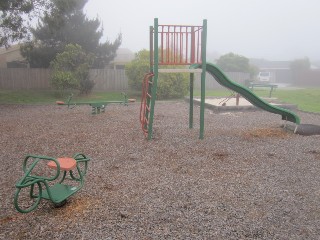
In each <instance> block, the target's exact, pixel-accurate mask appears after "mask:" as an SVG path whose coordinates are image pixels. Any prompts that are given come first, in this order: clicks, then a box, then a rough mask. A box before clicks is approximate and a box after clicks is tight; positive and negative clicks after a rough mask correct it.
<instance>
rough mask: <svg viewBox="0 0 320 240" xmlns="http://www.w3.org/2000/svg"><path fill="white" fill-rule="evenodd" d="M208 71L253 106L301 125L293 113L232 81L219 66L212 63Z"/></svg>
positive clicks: (193, 66)
mask: <svg viewBox="0 0 320 240" xmlns="http://www.w3.org/2000/svg"><path fill="white" fill-rule="evenodd" d="M191 68H201V65H199V64H195V65H192V66H191ZM206 71H207V72H208V73H209V74H210V75H212V76H213V77H214V79H215V80H216V81H217V82H218V83H219V84H220V85H222V86H224V87H226V88H229V89H231V90H233V91H235V92H237V93H240V94H241V95H242V96H243V97H244V98H245V99H247V100H248V101H249V102H250V103H252V104H253V105H255V106H257V107H259V108H261V109H263V110H265V111H268V112H271V113H275V114H279V115H281V116H282V119H283V120H287V121H290V122H293V123H296V124H300V118H299V117H298V116H297V115H296V114H295V113H293V112H291V111H289V110H287V109H283V108H280V107H276V106H273V105H271V104H269V103H267V102H266V101H264V100H262V99H261V98H259V97H258V96H257V95H255V94H254V93H253V92H252V91H250V90H249V89H248V88H246V87H244V86H242V85H240V84H238V83H236V82H233V81H231V80H230V79H229V78H228V77H227V76H226V75H225V74H224V73H223V72H222V71H221V70H220V69H219V68H218V67H217V66H215V65H214V64H212V63H207V64H206Z"/></svg>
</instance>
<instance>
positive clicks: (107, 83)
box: [0, 68, 128, 91]
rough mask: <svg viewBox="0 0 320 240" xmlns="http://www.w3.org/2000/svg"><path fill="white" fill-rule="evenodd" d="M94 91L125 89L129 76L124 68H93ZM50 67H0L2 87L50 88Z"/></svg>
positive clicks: (0, 84)
mask: <svg viewBox="0 0 320 240" xmlns="http://www.w3.org/2000/svg"><path fill="white" fill-rule="evenodd" d="M89 76H90V79H91V80H93V81H94V82H95V86H94V88H93V90H94V91H125V90H127V89H128V78H127V76H126V74H125V71H124V70H123V69H91V70H90V72H89ZM50 88H51V85H50V69H39V68H0V89H7V90H21V89H50Z"/></svg>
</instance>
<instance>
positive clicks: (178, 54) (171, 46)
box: [151, 25, 202, 65]
mask: <svg viewBox="0 0 320 240" xmlns="http://www.w3.org/2000/svg"><path fill="white" fill-rule="evenodd" d="M201 35H202V26H181V25H159V26H158V44H159V47H158V49H159V52H158V54H159V57H158V64H159V65H191V64H195V63H201ZM154 37H156V36H154ZM154 47H156V46H152V48H151V49H152V51H153V48H154ZM151 61H152V64H153V59H152V60H151Z"/></svg>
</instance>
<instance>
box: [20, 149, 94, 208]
mask: <svg viewBox="0 0 320 240" xmlns="http://www.w3.org/2000/svg"><path fill="white" fill-rule="evenodd" d="M73 159H75V160H76V172H77V174H78V176H76V175H75V173H74V172H73V171H72V170H69V171H61V169H60V165H59V162H58V160H57V159H56V158H52V157H47V156H37V155H27V156H26V157H25V159H24V161H23V165H22V169H23V172H24V176H23V177H22V178H21V179H20V180H19V181H18V182H17V183H16V185H15V187H16V188H17V190H16V192H15V195H14V206H15V208H16V209H17V211H19V212H21V213H29V212H31V211H33V210H35V209H36V208H37V207H38V205H39V203H40V201H41V199H47V200H51V201H52V202H53V203H54V204H56V205H59V204H61V203H62V202H64V201H65V200H66V199H67V198H68V197H70V196H71V195H73V194H75V193H76V192H78V191H79V190H80V189H81V188H82V187H83V185H84V177H85V175H86V173H87V168H88V161H90V158H87V157H86V156H85V155H84V154H82V153H77V154H75V155H74V156H73ZM41 161H47V162H49V161H54V162H55V163H56V165H57V169H56V172H55V174H54V175H53V176H38V175H35V174H33V173H32V171H33V170H34V169H35V168H36V166H37V165H38V164H39V163H40V162H41ZM67 173H69V177H67ZM61 174H62V177H61V179H60V180H59V179H58V178H59V177H60V176H61ZM66 179H68V180H71V181H72V182H73V183H76V184H75V185H73V186H70V185H67V184H65V183H64V181H65V180H66ZM53 183H54V185H52V184H53ZM35 185H36V186H37V187H38V192H37V193H35V190H34V188H35ZM29 187H30V193H29V197H30V199H35V201H34V202H33V204H32V205H31V206H29V207H28V208H22V207H20V206H19V194H20V192H21V190H22V189H24V188H29ZM43 187H44V188H43Z"/></svg>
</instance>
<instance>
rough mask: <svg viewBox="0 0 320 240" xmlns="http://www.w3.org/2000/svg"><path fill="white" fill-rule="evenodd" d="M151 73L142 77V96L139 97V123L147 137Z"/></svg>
mask: <svg viewBox="0 0 320 240" xmlns="http://www.w3.org/2000/svg"><path fill="white" fill-rule="evenodd" d="M153 76H154V74H153V73H147V74H145V75H144V78H143V83H142V95H141V105H140V123H141V128H142V131H143V133H144V135H145V136H146V137H147V136H148V128H149V117H150V111H151V109H150V102H151V98H152V94H151V86H152V83H153V82H152V77H153ZM150 85H151V86H150Z"/></svg>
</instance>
